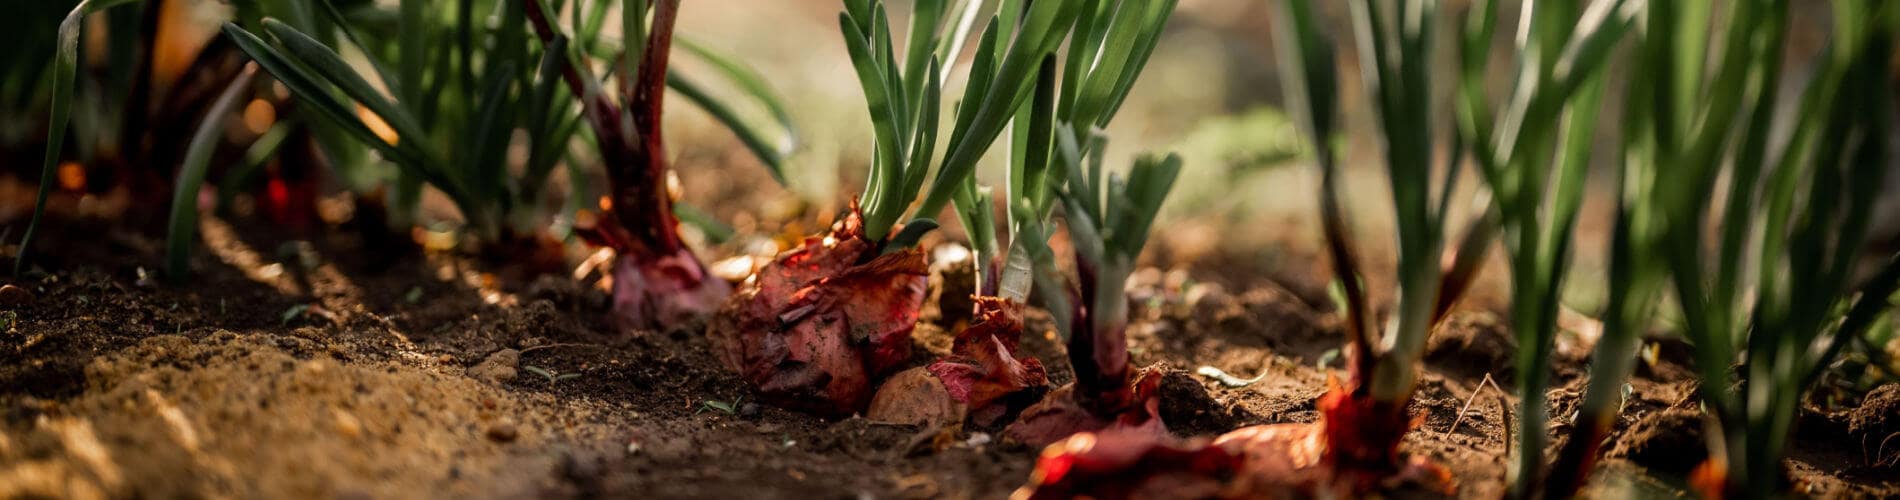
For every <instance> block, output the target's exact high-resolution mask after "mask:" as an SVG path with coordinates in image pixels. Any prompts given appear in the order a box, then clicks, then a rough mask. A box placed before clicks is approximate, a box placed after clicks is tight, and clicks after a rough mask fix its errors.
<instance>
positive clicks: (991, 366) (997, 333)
mask: <svg viewBox="0 0 1900 500" xmlns="http://www.w3.org/2000/svg"><path fill="white" fill-rule="evenodd" d="M975 301H976V316H975V317H976V322H975V323H972V324H970V326H968V327H966V328H964V329H963V331H960V332H957V337H956V340H955V341H954V343H953V344H951V347H950V352H951V355H950V357H948V358H945V359H942V360H938V361H937V362H934V363H931V364H930V365H928V366H927V367H926V369H927V370H929V371H930V373H931V374H932V375H936V377H937V379H939V380H941V381H942V382H943V385H944V389H945V390H946V391H947V392H949V394H950V397H951V398H952V399H955V400H956V401H957V402H959V403H963V404H964V405H965V406H966V407H968V408H969V409H970V417H971V419H972V420H974V423H976V424H977V425H979V426H984V427H988V426H991V425H995V424H996V423H997V421H999V420H1001V419H1002V418H1003V417H1004V416H1006V415H1007V414H1009V413H1010V411H1011V410H1012V409H1018V408H1020V406H1017V405H1021V404H1027V403H1028V402H1031V401H1034V399H1033V398H1035V397H1037V396H1040V395H1041V394H1042V393H1043V392H1044V391H1046V390H1048V386H1049V378H1048V375H1047V373H1046V372H1045V371H1044V370H1043V367H1042V362H1041V361H1038V360H1036V358H1031V357H1020V358H1019V357H1017V356H1016V354H1015V353H1016V352H1017V346H1016V344H1017V342H1018V341H1019V340H1020V339H1021V338H1022V334H1023V315H1022V307H1023V306H1022V304H1021V303H1017V302H1014V301H1011V300H1009V299H1004V298H1000V297H983V296H978V297H976V298H975ZM1025 400H1026V401H1025ZM1012 406H1017V408H1012Z"/></svg>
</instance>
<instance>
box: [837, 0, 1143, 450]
mask: <svg viewBox="0 0 1900 500" xmlns="http://www.w3.org/2000/svg"><path fill="white" fill-rule="evenodd" d="M1174 4H1175V2H1173V1H1165V2H1137V1H1104V0H1090V1H1087V2H1084V5H1083V6H1082V11H1081V12H1082V13H1081V16H1080V17H1079V18H1078V19H1077V20H1076V25H1075V28H1074V29H1073V30H1071V34H1070V35H1069V46H1068V48H1067V52H1066V54H1063V55H1061V56H1060V58H1061V60H1062V61H1064V63H1063V64H1062V67H1063V69H1061V70H1060V72H1058V65H1057V60H1058V55H1056V54H1051V55H1049V56H1047V57H1045V58H1044V59H1043V60H1042V63H1041V65H1040V67H1039V69H1038V70H1037V72H1036V77H1035V90H1034V91H1033V92H1032V93H1031V95H1030V98H1029V99H1028V100H1027V101H1026V102H1024V103H1023V104H1022V105H1021V107H1020V108H1018V109H1017V111H1016V113H1015V116H1014V118H1012V119H1011V121H1010V130H1011V133H1010V158H1009V180H1008V193H1007V195H1006V196H1005V199H1008V200H1012V201H1015V202H1020V203H1021V204H1022V206H1021V207H1020V208H1018V207H1014V206H1011V207H1010V208H1008V209H1007V210H1006V211H1005V212H1006V213H1007V215H1008V221H1009V229H1008V230H1009V231H1010V234H1011V236H1012V240H1015V239H1028V240H1035V242H1034V243H1023V244H1011V245H1010V246H1008V247H1007V250H1004V249H1002V248H999V242H1000V241H1001V239H1000V238H998V237H997V234H996V227H995V222H994V212H993V210H992V209H991V200H990V198H991V196H990V194H989V193H990V188H989V187H987V186H981V185H979V184H977V180H976V178H975V177H974V176H971V177H968V178H966V179H965V180H964V183H965V188H964V189H963V190H962V191H960V192H959V193H958V194H957V195H956V196H955V197H954V202H955V204H956V206H957V213H958V215H959V216H960V217H961V218H962V222H963V227H964V231H965V233H966V234H967V235H968V236H969V239H970V241H971V242H972V244H973V245H974V246H975V247H976V248H977V252H976V259H975V262H976V264H977V266H976V267H977V272H976V273H975V277H976V280H977V283H976V286H973V287H971V289H972V290H976V297H975V300H974V301H973V305H974V306H975V310H974V311H971V313H972V317H974V318H975V319H976V322H975V323H973V324H970V325H968V326H967V327H965V328H963V329H961V330H959V331H958V332H957V333H956V340H955V342H954V344H953V345H952V348H951V355H950V356H949V357H947V358H944V359H942V360H939V361H937V362H934V363H931V364H930V365H929V366H926V367H922V368H919V369H916V370H914V373H912V374H900V375H899V377H930V378H934V379H936V381H937V383H935V384H932V383H922V384H912V383H893V384H886V385H885V386H884V387H883V388H881V389H880V391H879V392H878V394H877V396H876V398H875V399H874V401H873V403H872V406H871V413H870V415H871V416H872V417H873V418H879V417H886V418H889V419H897V420H915V419H916V418H913V417H910V415H915V414H917V413H919V412H920V411H923V410H924V409H928V408H941V407H945V406H957V407H963V408H967V410H968V413H969V414H970V415H969V416H970V419H971V421H972V422H974V423H976V424H977V425H980V426H990V425H993V424H995V423H997V422H999V421H1001V420H1002V419H1003V418H1004V417H1006V416H1008V415H1009V414H1011V413H1013V412H1014V411H1016V410H1020V409H1022V407H1023V406H1024V405H1027V404H1029V403H1034V402H1035V400H1036V398H1037V397H1039V396H1041V393H1042V392H1043V390H1044V389H1046V385H1047V383H1048V382H1047V379H1046V378H1045V374H1044V372H1043V368H1042V365H1041V363H1040V362H1039V361H1037V360H1035V359H1034V358H1018V357H1017V354H1016V353H1015V351H1016V344H1017V341H1018V340H1020V339H1021V337H1022V332H1023V323H1022V315H1023V307H1024V306H1025V302H1026V301H1027V300H1028V298H1029V292H1030V288H1031V286H1032V283H1033V276H1034V271H1033V269H1034V268H1033V265H1032V259H1031V258H1030V255H1029V253H1028V249H1027V248H1026V247H1024V246H1023V245H1042V244H1044V243H1043V242H1044V240H1047V239H1048V238H1049V235H1048V234H1046V233H1044V232H1043V231H1042V229H1041V228H1043V227H1045V226H1046V225H1047V224H1048V222H1049V221H1048V218H1049V217H1050V215H1051V214H1052V213H1053V211H1054V208H1055V207H1056V206H1057V205H1059V204H1060V203H1061V201H1060V200H1059V198H1058V197H1057V196H1056V192H1057V187H1058V186H1061V185H1062V184H1063V183H1064V181H1065V180H1066V175H1067V172H1068V171H1069V170H1070V169H1067V168H1064V166H1065V165H1069V164H1071V163H1073V164H1075V167H1074V168H1073V170H1075V171H1077V172H1080V171H1082V167H1081V164H1082V162H1083V161H1084V160H1083V156H1085V155H1087V156H1088V157H1089V160H1088V161H1089V162H1090V163H1089V164H1090V165H1091V166H1092V168H1091V169H1090V171H1092V172H1098V173H1099V172H1100V170H1101V168H1100V167H1101V160H1100V154H1099V150H1100V148H1101V144H1102V143H1103V142H1104V140H1103V139H1100V137H1102V135H1101V134H1100V133H1099V129H1100V128H1101V127H1104V126H1106V125H1107V124H1108V122H1109V120H1110V119H1111V118H1113V116H1114V114H1115V111H1116V108H1117V107H1118V106H1119V104H1120V103H1121V102H1122V101H1123V100H1124V99H1125V98H1126V97H1127V95H1128V92H1129V90H1130V89H1131V88H1133V86H1134V82H1135V80H1136V78H1137V77H1139V76H1140V73H1141V69H1142V67H1143V66H1144V65H1145V64H1146V62H1147V59H1148V56H1149V55H1150V54H1152V53H1153V51H1154V47H1155V45H1156V43H1157V42H1159V40H1160V34H1161V31H1162V28H1163V27H1164V26H1165V24H1166V22H1167V19H1168V17H1169V15H1170V14H1171V13H1172V12H1173V9H1174ZM976 5H978V3H975V2H973V3H971V4H970V6H972V7H973V6H976ZM1024 6H1025V2H1023V1H1021V0H1009V1H1005V2H1002V3H1001V5H1000V6H999V7H998V9H1000V12H1001V13H1002V14H1003V16H1000V19H999V21H1000V22H1001V23H1004V24H1010V23H1013V22H1014V19H1012V18H1013V17H1016V16H1013V15H1012V14H1016V13H1020V12H1022V9H1023V7H1024ZM1076 120H1081V121H1079V122H1078V121H1076ZM1077 123H1080V124H1081V125H1080V126H1077V125H1075V124H1077ZM1078 134H1086V136H1088V137H1092V138H1093V139H1091V140H1088V141H1087V142H1086V143H1084V142H1082V141H1078V140H1077V139H1076V137H1077V135H1078ZM1084 146H1086V147H1084ZM1090 153H1095V154H1090ZM1005 255H1007V257H1005ZM1052 293H1053V292H1052ZM1124 385H1125V384H1124ZM919 390H923V392H926V393H929V394H897V393H891V394H887V392H891V391H911V392H916V391H919ZM881 402H888V403H889V404H884V403H881ZM900 402H901V403H900ZM1078 430H1079V429H1078Z"/></svg>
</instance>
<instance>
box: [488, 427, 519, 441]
mask: <svg viewBox="0 0 1900 500" xmlns="http://www.w3.org/2000/svg"><path fill="white" fill-rule="evenodd" d="M486 434H487V435H488V439H490V440H492V441H494V442H497V443H507V442H512V441H514V440H515V437H516V436H518V434H517V431H516V430H515V426H514V424H510V423H507V422H502V423H499V424H495V425H493V426H491V427H489V428H488V432H487V433H486Z"/></svg>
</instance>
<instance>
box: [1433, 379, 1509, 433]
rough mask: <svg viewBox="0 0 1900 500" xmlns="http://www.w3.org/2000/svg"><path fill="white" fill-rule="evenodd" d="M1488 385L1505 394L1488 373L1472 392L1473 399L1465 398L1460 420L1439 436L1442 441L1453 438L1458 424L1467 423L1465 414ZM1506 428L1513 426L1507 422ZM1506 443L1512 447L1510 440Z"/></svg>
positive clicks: (1459, 415) (1456, 419) (1455, 421)
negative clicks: (1452, 435) (1453, 432)
mask: <svg viewBox="0 0 1900 500" xmlns="http://www.w3.org/2000/svg"><path fill="white" fill-rule="evenodd" d="M1486 384H1489V385H1490V386H1491V389H1493V390H1496V391H1497V392H1498V394H1499V395H1502V394H1503V393H1504V390H1503V389H1498V383H1497V382H1496V381H1493V380H1491V374H1489V373H1486V374H1484V380H1480V381H1478V388H1477V389H1473V390H1472V391H1471V397H1468V398H1465V406H1464V408H1459V409H1458V418H1454V419H1452V420H1451V427H1450V428H1448V429H1445V433H1444V434H1442V435H1439V436H1438V437H1439V438H1440V439H1443V438H1446V437H1449V436H1451V433H1452V431H1456V430H1458V423H1460V422H1464V421H1465V413H1467V412H1470V411H1471V403H1474V402H1477V401H1478V393H1480V392H1484V386H1485V385H1486ZM1499 406H1503V405H1502V402H1500V405H1499ZM1505 418H1506V419H1507V420H1508V419H1509V418H1510V417H1509V416H1506V417H1505ZM1504 427H1505V428H1506V429H1509V428H1510V427H1511V424H1510V423H1508V422H1507V423H1505V424H1504ZM1509 432H1510V431H1508V430H1507V431H1505V433H1507V434H1508V433H1509ZM1505 443H1506V444H1505V446H1506V447H1509V446H1510V444H1509V443H1510V440H1508V439H1507V440H1505Z"/></svg>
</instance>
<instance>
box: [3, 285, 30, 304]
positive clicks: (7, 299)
mask: <svg viewBox="0 0 1900 500" xmlns="http://www.w3.org/2000/svg"><path fill="white" fill-rule="evenodd" d="M32 302H33V292H29V291H27V290H26V289H25V288H20V287H17V286H13V285H6V286H0V307H15V306H23V305H27V304H30V303H32Z"/></svg>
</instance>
